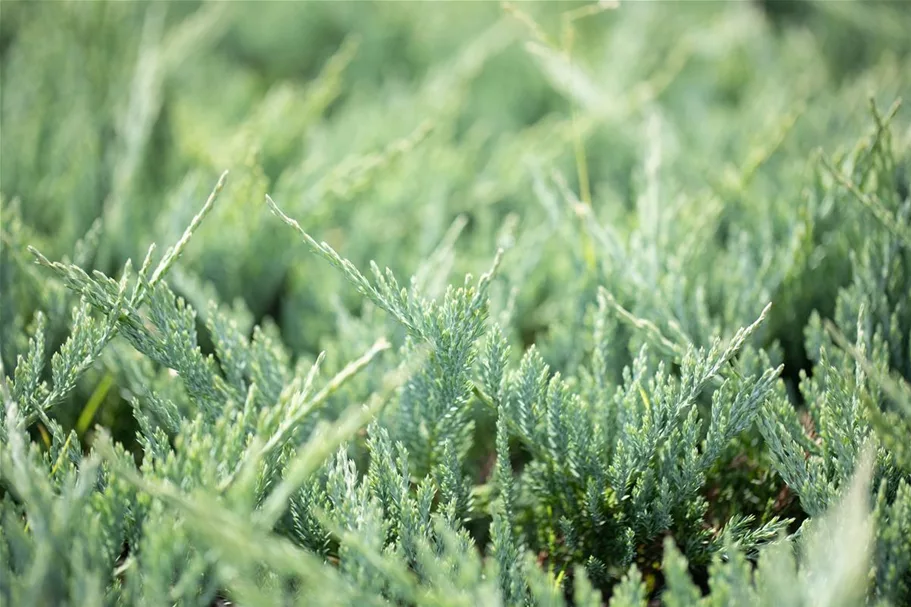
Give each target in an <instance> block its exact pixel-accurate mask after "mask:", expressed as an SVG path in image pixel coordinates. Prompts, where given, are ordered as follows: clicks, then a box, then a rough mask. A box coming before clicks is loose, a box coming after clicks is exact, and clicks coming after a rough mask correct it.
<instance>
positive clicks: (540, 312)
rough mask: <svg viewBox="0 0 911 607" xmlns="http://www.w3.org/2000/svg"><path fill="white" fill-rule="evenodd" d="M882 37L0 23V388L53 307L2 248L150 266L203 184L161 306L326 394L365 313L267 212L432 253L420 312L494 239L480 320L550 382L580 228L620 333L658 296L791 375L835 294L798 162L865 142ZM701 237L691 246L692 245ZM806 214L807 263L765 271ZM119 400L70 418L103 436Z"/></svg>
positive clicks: (878, 29) (122, 413) (72, 15)
mask: <svg viewBox="0 0 911 607" xmlns="http://www.w3.org/2000/svg"><path fill="white" fill-rule="evenodd" d="M909 31H911V11H909V10H908V6H907V3H904V2H892V3H886V2H860V1H856V2H852V1H846V2H794V3H786V2H765V3H763V2H732V3H731V2H682V3H671V2H622V3H620V4H619V6H617V7H611V6H608V5H596V4H591V3H578V2H560V3H544V2H541V3H518V4H516V5H504V4H500V3H493V2H433V3H417V2H409V3H366V2H232V3H199V2H173V3H172V2H151V3H149V2H102V1H97V2H7V1H4V2H3V6H2V21H0V64H2V105H0V120H2V125H0V126H2V131H0V132H2V141H0V177H2V186H0V192H2V213H3V215H2V221H3V242H2V253H0V260H2V276H0V304H2V309H0V314H2V318H0V328H2V336H0V337H2V359H3V363H4V367H5V369H7V370H9V369H11V368H14V367H15V359H16V357H17V356H18V355H19V354H21V353H22V352H24V351H25V348H26V338H27V336H28V334H29V331H30V322H31V321H32V319H33V318H34V312H35V311H36V310H38V309H42V310H44V311H45V312H46V313H47V314H48V319H49V323H50V324H49V331H50V332H49V334H50V336H51V340H50V341H51V343H50V344H49V345H48V351H49V352H53V351H54V348H55V347H56V346H57V345H59V344H60V343H61V341H62V339H63V338H64V337H65V335H66V334H67V329H68V325H69V321H70V312H69V310H70V307H71V306H72V304H73V303H74V302H73V301H72V296H71V295H69V294H68V293H67V292H66V291H65V289H63V288H62V287H61V288H50V287H48V286H47V285H48V280H49V277H48V276H47V274H46V272H45V271H44V270H42V269H41V268H39V267H37V266H36V265H35V264H34V263H33V258H32V256H31V255H30V254H29V253H28V252H27V250H26V246H27V245H32V246H34V247H35V248H37V249H38V250H39V251H41V252H42V253H43V254H44V255H46V256H47V257H48V258H50V259H63V258H67V259H73V260H76V261H78V262H79V263H80V264H82V265H83V266H84V267H86V268H87V269H99V270H101V271H104V272H106V273H109V274H115V275H116V274H117V273H118V272H119V269H120V268H122V267H123V264H124V262H125V261H126V259H128V258H131V259H132V260H133V261H134V263H138V262H139V261H140V260H141V259H142V257H143V256H144V254H145V251H146V249H147V247H148V246H149V244H150V243H152V242H156V243H158V244H159V246H160V247H166V246H168V245H169V244H170V243H173V242H174V241H175V240H176V239H177V238H178V237H179V235H180V234H181V232H182V231H183V229H184V227H185V226H186V225H187V223H188V222H189V220H190V219H191V218H192V217H193V215H194V214H195V213H196V212H197V211H198V209H199V208H200V206H201V205H202V203H203V201H204V200H205V198H206V196H207V194H208V192H209V191H210V190H211V188H212V186H213V185H214V183H215V182H216V180H217V178H218V176H219V174H220V173H221V172H222V171H224V170H229V171H230V175H229V180H228V185H227V187H226V188H225V190H224V192H223V193H222V195H221V197H220V198H219V200H218V202H217V205H216V208H215V210H214V211H213V213H212V215H211V216H210V217H209V218H208V219H207V220H206V221H205V223H204V224H203V225H202V226H201V228H200V230H199V231H198V233H197V234H196V236H195V237H194V239H193V240H192V242H191V244H190V245H189V248H188V249H187V251H186V253H185V255H184V257H183V258H182V260H181V263H180V265H179V267H178V268H176V270H175V273H174V274H173V275H172V278H171V279H170V282H171V284H172V286H173V288H174V289H175V290H176V291H177V292H178V293H180V294H181V295H183V296H184V297H186V298H187V299H188V300H189V301H190V302H191V304H193V305H194V306H195V307H196V309H197V310H199V311H200V313H201V314H203V312H202V311H204V310H205V308H206V302H207V300H208V299H210V298H213V299H218V300H220V301H222V302H227V303H228V304H231V302H235V304H236V305H237V306H239V307H240V308H245V309H246V310H248V312H249V317H250V319H251V321H255V322H260V323H266V325H268V326H269V327H271V329H270V330H273V331H274V332H275V333H276V335H278V336H280V338H281V340H282V341H283V342H284V343H285V344H286V346H287V347H288V351H289V355H291V356H300V357H302V358H310V359H312V357H313V356H314V355H315V354H316V353H317V352H319V351H320V350H323V349H325V350H327V351H328V352H329V361H328V366H329V367H330V370H331V368H332V367H333V366H335V367H337V366H339V365H340V364H342V362H343V361H346V360H349V359H351V358H352V357H354V356H356V355H358V354H359V353H360V352H362V351H363V350H364V348H365V347H366V346H367V345H369V344H370V343H371V342H372V340H373V339H374V338H375V337H376V334H377V333H378V331H379V330H380V329H382V325H377V324H376V323H369V322H354V320H353V319H357V318H361V317H362V316H364V315H367V316H369V315H371V314H373V312H372V311H371V310H370V309H365V307H364V303H363V301H362V298H360V297H359V296H357V294H356V293H355V292H354V290H353V289H352V288H350V287H349V286H347V285H346V284H345V283H344V280H343V279H342V278H341V276H340V275H339V273H338V272H336V271H335V270H333V269H332V268H330V267H328V266H327V264H325V263H324V262H323V261H322V260H320V259H317V258H315V257H314V256H312V255H310V254H308V253H307V252H306V250H305V247H304V246H303V245H302V244H301V242H300V240H299V238H298V236H297V235H296V234H294V233H293V232H292V231H291V230H289V229H287V227H286V226H284V225H282V224H280V222H278V221H277V220H276V218H275V217H274V216H273V215H271V214H270V213H269V212H268V209H267V207H266V204H265V202H264V197H265V195H266V194H267V193H268V194H270V195H271V196H272V197H273V198H274V199H275V200H276V201H277V202H278V203H279V204H280V205H281V206H282V207H283V208H284V210H285V211H286V212H287V213H288V214H290V215H291V216H293V217H295V218H297V219H298V220H299V221H300V222H301V223H302V224H303V225H304V226H305V228H306V229H307V230H308V231H309V232H310V233H311V234H313V235H314V236H315V237H316V238H317V239H321V240H326V241H328V242H329V243H330V244H332V245H333V246H334V247H335V248H336V249H337V250H339V251H340V252H341V253H342V254H343V255H344V256H346V257H348V258H349V259H351V260H352V261H353V262H354V263H355V264H357V265H358V266H359V267H365V266H366V264H367V263H368V262H369V261H370V260H376V261H377V263H378V264H380V265H381V266H389V267H390V268H392V269H393V270H394V271H395V272H396V273H397V274H398V275H399V276H402V277H405V276H409V275H410V274H411V273H413V272H415V271H416V270H417V269H418V268H419V267H420V264H421V262H422V261H423V260H425V259H427V258H428V256H429V255H431V253H432V252H433V251H435V250H438V248H439V246H440V243H441V242H443V243H445V242H447V239H449V238H450V237H453V242H454V243H455V244H454V251H455V254H454V255H452V256H443V257H441V263H443V267H441V268H439V269H438V271H434V273H433V277H432V278H433V280H432V281H431V283H433V284H431V289H429V292H430V293H431V294H433V293H434V289H435V290H436V292H439V290H440V289H441V288H442V287H443V285H445V284H446V283H447V282H449V281H453V282H461V278H460V276H461V275H462V274H464V273H466V272H473V273H475V274H477V273H479V272H482V271H484V270H485V269H486V268H487V267H489V264H490V260H491V259H492V257H493V254H494V251H495V250H496V247H497V245H498V243H502V242H503V239H509V240H512V241H514V242H516V243H517V246H516V248H515V251H516V252H515V253H513V254H512V255H511V256H510V257H509V258H507V259H506V260H505V261H504V266H503V270H502V272H503V276H504V280H503V282H502V284H499V283H498V285H496V288H495V289H494V292H493V298H494V300H493V304H492V306H493V307H492V310H493V312H494V313H495V314H507V315H509V317H510V321H509V322H508V323H507V326H508V328H509V331H510V332H511V334H510V337H511V339H514V340H515V341H516V342H518V343H520V344H524V345H528V344H531V343H537V344H538V347H539V349H540V350H541V352H542V353H543V355H544V356H545V358H546V359H547V361H548V362H549V363H551V364H552V365H554V368H555V369H558V370H565V371H572V370H573V368H574V365H575V364H576V363H577V361H578V360H579V358H580V357H581V356H582V353H583V350H584V349H583V348H582V347H581V346H580V345H579V343H580V342H579V340H580V339H581V338H580V337H579V336H580V335H582V334H583V333H585V332H586V331H588V328H586V323H587V322H589V320H590V319H588V317H587V316H586V313H585V310H586V309H587V307H588V306H590V304H591V303H592V301H593V298H594V285H595V282H596V281H595V280H593V279H586V278H580V279H578V280H576V279H574V278H573V277H576V276H584V274H585V268H586V267H589V266H590V264H592V263H593V261H592V250H591V248H590V243H587V241H585V239H584V238H579V237H578V233H579V232H578V225H579V223H580V222H583V223H584V221H585V217H586V215H585V214H584V213H582V212H580V211H579V209H580V208H581V207H579V206H578V205H579V204H581V205H585V206H586V208H590V209H591V213H592V214H593V216H594V217H596V218H597V220H598V222H599V224H600V225H606V226H610V228H611V230H613V233H614V234H615V235H616V237H617V239H618V240H617V242H618V243H619V245H618V246H619V247H620V249H619V250H621V251H622V253H621V254H619V255H620V257H616V258H614V260H613V262H612V264H613V265H611V263H607V262H605V267H604V272H605V274H606V275H607V276H608V277H611V276H613V277H614V278H616V284H615V285H614V287H613V288H612V291H613V292H614V293H616V294H617V296H618V297H619V298H620V299H621V300H622V301H623V302H624V304H625V305H627V306H628V307H629V308H630V309H631V310H633V311H635V312H636V313H638V314H641V315H642V316H643V317H645V318H653V319H658V320H657V321H656V322H658V323H659V324H660V322H661V321H660V319H661V318H665V317H666V315H662V314H656V313H655V312H656V308H655V306H656V305H657V304H656V303H655V301H656V300H655V299H654V298H653V297H652V295H650V293H652V292H660V293H662V294H663V295H665V296H666V297H664V298H663V299H662V301H672V302H674V303H673V306H674V310H675V315H674V317H675V318H677V320H678V321H679V322H680V324H681V326H682V327H683V328H684V329H685V330H686V333H687V334H688V335H690V336H695V337H694V339H697V340H700V339H701V340H705V341H707V340H708V339H709V338H710V337H711V335H713V334H718V333H730V332H731V331H733V330H734V329H736V328H737V327H739V326H742V325H744V324H747V323H749V322H751V321H752V320H753V319H754V318H755V317H756V315H757V313H758V312H759V310H761V308H762V307H763V305H764V304H765V303H766V302H767V301H769V300H775V301H776V303H780V305H777V306H776V308H775V311H774V312H773V317H772V318H771V320H770V323H769V328H768V334H767V336H766V337H765V338H764V339H765V341H766V342H767V343H769V344H778V345H780V348H779V350H778V351H779V352H780V357H781V358H782V359H783V360H784V361H785V362H786V363H787V370H786V374H790V375H791V376H792V377H796V374H797V372H798V371H799V370H800V369H801V368H803V367H804V366H806V353H805V351H804V348H803V345H802V344H803V335H802V328H803V326H804V324H805V322H806V320H807V318H808V317H809V314H810V312H811V310H813V309H820V310H822V311H823V313H826V312H829V313H831V312H832V307H833V305H834V304H833V302H834V295H835V293H836V291H837V289H838V288H839V287H840V286H842V285H844V284H845V283H846V282H847V281H849V280H850V271H849V264H850V259H849V257H850V255H849V249H850V246H851V245H850V239H849V235H846V233H843V230H850V228H849V227H848V228H844V229H842V228H841V227H833V226H841V225H844V223H845V218H846V217H849V215H843V214H842V213H846V212H847V211H844V210H843V209H844V208H845V206H848V205H847V203H845V204H842V202H843V201H842V199H836V198H832V199H827V200H822V199H815V198H812V196H811V197H810V198H808V195H807V191H808V190H807V189H808V188H810V189H811V190H812V187H813V186H814V184H818V182H819V180H820V179H822V178H821V177H820V175H819V172H818V170H817V169H818V167H817V165H816V164H814V163H815V159H816V158H817V155H818V153H819V152H818V150H825V151H826V153H827V154H830V155H835V156H837V155H838V153H839V151H844V150H845V149H846V147H848V146H851V145H853V144H854V142H856V141H857V139H858V137H860V136H861V135H863V134H864V133H866V132H867V130H868V128H869V126H870V124H871V118H870V110H869V108H870V100H871V98H872V99H873V100H874V101H875V103H876V104H877V107H879V108H880V109H881V111H885V109H886V108H888V107H889V106H890V104H892V103H893V102H894V101H895V99H896V98H898V97H900V96H905V97H906V98H907V96H908V93H909V90H911V89H909V86H911V69H909V62H908V52H909V50H911V36H908V35H907V32H909ZM895 121H896V122H895V124H896V125H898V127H897V128H898V132H899V134H900V135H901V136H905V137H906V136H907V135H905V134H906V133H907V124H908V118H907V112H906V111H905V112H900V113H899V115H898V116H897V117H896V118H895ZM580 168H581V169H582V170H580ZM900 170H903V169H902V167H899V171H900ZM907 179H908V178H907V174H906V173H905V174H899V173H896V180H897V181H896V183H897V184H899V185H897V186H896V187H901V183H904V184H905V186H904V187H905V188H907ZM902 180H904V181H902ZM832 196H836V194H834V193H833V194H832ZM707 217H708V218H710V220H711V221H712V222H714V224H716V228H717V229H716V228H713V230H712V234H714V235H715V236H714V237H713V238H712V239H710V240H708V241H699V242H693V241H692V238H691V236H692V235H693V234H701V233H702V232H700V229H701V228H700V226H702V225H703V223H704V221H705V220H706V218H707ZM808 218H809V219H808ZM804 219H806V220H807V222H808V223H807V224H806V225H809V224H810V223H809V222H810V219H812V224H813V225H814V226H816V232H814V234H813V235H812V237H810V244H809V245H807V246H808V247H810V249H808V250H811V249H812V250H814V251H817V255H816V257H815V258H813V260H811V261H807V260H806V259H804V260H803V261H802V262H800V263H797V265H796V266H795V265H794V264H791V265H788V263H790V261H788V260H792V259H793V258H794V255H795V254H794V250H795V249H794V247H795V246H797V247H798V248H799V247H800V246H803V245H802V244H801V243H803V242H804V241H802V240H799V237H798V236H795V234H797V232H798V231H799V226H800V225H803V224H801V223H800V222H801V221H803V220H804ZM830 228H831V230H830V231H827V230H829V229H830ZM839 230H842V231H839ZM456 232H458V238H457V239H455V238H454V236H455V234H456ZM447 234H449V236H447ZM688 236H689V239H688ZM795 238H798V242H797V245H795V244H794V243H795ZM814 247H815V248H814ZM819 251H822V253H819ZM808 255H809V253H808ZM785 257H787V259H785ZM797 257H799V255H798V256H797ZM621 259H622V260H623V261H622V262H620V261H618V260H621ZM800 259H803V258H800ZM808 259H809V258H808ZM782 264H784V266H783V265H782ZM785 266H786V267H787V268H789V269H788V270H786V271H784V270H780V269H781V268H782V267H785ZM621 268H626V270H629V269H630V268H632V270H634V271H635V273H636V275H637V276H639V278H641V280H642V281H644V282H641V281H640V282H635V281H633V282H630V281H629V280H626V279H623V280H621V278H622V277H621V276H620V275H621V274H622V272H621ZM626 270H623V271H626ZM453 277H454V278H453ZM597 280H598V281H600V282H604V278H603V277H600V278H598V279H597ZM436 283H439V284H436ZM643 285H648V286H647V288H646V287H644V286H643ZM202 322H203V319H202V318H201V319H200V323H202ZM201 326H202V324H201ZM376 327H380V329H376ZM554 327H558V328H559V329H558V330H554V329H553V328H554ZM585 334H587V333H585ZM200 339H201V340H202V342H203V344H204V347H208V346H206V344H205V340H206V337H205V333H204V331H203V333H202V335H201V338H200ZM631 348H633V346H631ZM7 372H9V371H7ZM103 374H104V370H103V369H98V370H95V371H93V372H92V373H89V374H88V376H87V378H86V379H85V380H84V381H83V384H81V385H80V387H79V389H78V390H77V391H76V392H75V393H74V396H73V397H72V402H71V403H64V404H63V405H61V406H60V407H59V408H58V409H57V415H58V417H59V418H60V419H62V420H64V421H66V420H68V419H69V420H70V422H72V421H73V420H75V418H76V416H77V415H78V414H79V413H80V412H81V411H82V409H83V405H84V403H85V402H86V400H87V399H88V398H89V397H90V395H92V394H94V393H96V391H97V386H98V384H99V381H100V377H102V376H103ZM355 389H356V388H355ZM122 396H123V394H122V393H121V392H119V391H118V390H116V389H115V390H111V391H110V392H109V393H106V396H105V399H106V400H105V403H104V405H103V406H102V407H100V409H99V412H98V414H97V415H98V418H97V420H96V421H99V422H101V423H104V424H106V425H108V426H110V427H113V428H115V431H116V429H117V428H118V427H120V426H124V428H122V431H123V433H122V436H130V435H131V434H130V433H129V428H128V427H129V426H130V424H132V420H131V417H130V415H129V411H128V407H126V405H125V404H124V402H123V399H122Z"/></svg>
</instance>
